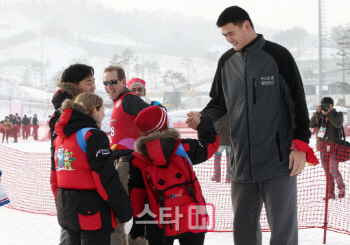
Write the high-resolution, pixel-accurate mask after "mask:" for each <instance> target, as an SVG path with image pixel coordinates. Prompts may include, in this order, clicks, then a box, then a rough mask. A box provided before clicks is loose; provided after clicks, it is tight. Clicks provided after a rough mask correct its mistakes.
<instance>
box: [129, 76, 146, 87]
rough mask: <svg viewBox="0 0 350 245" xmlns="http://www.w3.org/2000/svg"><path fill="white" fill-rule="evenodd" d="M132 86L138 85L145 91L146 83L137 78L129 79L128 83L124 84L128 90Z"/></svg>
mask: <svg viewBox="0 0 350 245" xmlns="http://www.w3.org/2000/svg"><path fill="white" fill-rule="evenodd" d="M134 84H140V85H141V86H142V87H143V88H144V89H145V90H146V82H145V81H144V80H142V79H141V78H137V77H134V78H131V79H130V80H129V82H127V83H126V87H127V88H128V89H130V87H131V86H132V85H134Z"/></svg>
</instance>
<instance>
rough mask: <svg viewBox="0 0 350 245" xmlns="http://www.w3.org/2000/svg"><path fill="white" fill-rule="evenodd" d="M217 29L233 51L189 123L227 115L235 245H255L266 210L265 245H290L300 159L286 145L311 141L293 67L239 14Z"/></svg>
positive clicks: (232, 12)
mask: <svg viewBox="0 0 350 245" xmlns="http://www.w3.org/2000/svg"><path fill="white" fill-rule="evenodd" d="M216 24H217V26H218V27H219V28H220V29H221V32H222V35H223V36H224V37H225V38H226V40H227V41H228V42H229V43H231V44H232V46H233V48H232V49H230V50H228V51H227V52H226V53H225V54H223V55H222V57H221V58H220V60H219V63H218V67H217V71H216V74H215V78H214V81H213V84H212V88H211V91H210V96H211V98H212V99H211V101H210V102H209V104H208V105H207V106H206V107H205V108H204V109H203V111H202V112H200V113H199V112H190V113H189V114H188V116H189V118H188V119H187V122H188V123H189V125H190V126H191V127H192V128H196V127H197V125H198V122H199V121H200V117H201V114H203V115H207V116H210V117H211V118H212V119H213V121H217V120H218V119H220V118H221V117H222V116H224V115H225V114H226V113H228V116H229V120H230V125H231V126H230V127H231V146H232V152H231V156H230V164H229V165H230V166H229V173H230V178H231V190H232V193H231V195H232V206H233V212H234V222H233V230H234V235H233V236H234V243H235V244H236V245H253V244H254V245H258V244H261V242H262V241H261V240H262V233H261V227H260V222H259V220H260V214H261V210H262V206H263V204H265V207H266V210H267V218H268V221H269V225H270V228H271V240H270V244H285V245H287V244H288V245H296V244H298V214H297V176H296V175H297V174H299V173H300V172H301V171H302V170H303V169H304V167H305V163H306V154H305V152H302V151H298V150H292V151H291V150H290V146H291V143H293V144H294V145H295V144H301V145H303V146H305V145H306V146H307V144H308V143H309V138H310V136H311V133H310V131H309V122H310V120H309V117H308V110H307V107H306V101H305V93H304V89H303V84H302V81H301V77H300V74H299V71H298V68H297V66H296V63H295V61H294V59H293V57H292V55H291V54H290V53H289V52H288V50H287V49H285V48H284V47H282V46H280V45H278V44H275V43H272V42H269V41H266V40H265V39H264V37H263V36H262V35H260V34H257V33H256V32H255V30H254V26H253V23H252V21H251V19H250V17H249V15H248V13H247V12H246V11H245V10H243V9H242V8H240V7H238V6H232V7H229V8H227V9H225V10H224V11H223V12H222V13H221V15H220V16H219V18H218V21H217V23H216ZM307 147H308V146H307ZM298 149H299V148H298Z"/></svg>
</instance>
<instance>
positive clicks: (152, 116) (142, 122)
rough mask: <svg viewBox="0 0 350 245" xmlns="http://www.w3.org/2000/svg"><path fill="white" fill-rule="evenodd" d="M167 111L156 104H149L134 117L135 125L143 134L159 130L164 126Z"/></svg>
mask: <svg viewBox="0 0 350 245" xmlns="http://www.w3.org/2000/svg"><path fill="white" fill-rule="evenodd" d="M167 121H168V115H167V113H166V112H165V111H164V110H162V109H161V108H160V107H158V106H150V107H147V108H145V109H143V110H142V111H141V112H140V113H139V114H138V115H137V117H136V118H135V120H134V123H135V126H136V127H137V128H138V129H139V130H140V132H141V133H142V134H143V135H148V134H150V133H153V132H156V131H160V130H163V129H165V128H166V125H167Z"/></svg>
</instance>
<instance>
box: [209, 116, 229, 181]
mask: <svg viewBox="0 0 350 245" xmlns="http://www.w3.org/2000/svg"><path fill="white" fill-rule="evenodd" d="M214 127H215V130H216V132H217V133H218V135H219V142H220V147H219V149H218V150H217V152H215V154H214V176H213V177H212V178H211V180H212V181H216V182H220V181H221V160H222V153H223V151H225V154H226V156H225V158H226V163H227V168H226V178H225V182H226V183H230V177H229V175H228V171H229V166H228V164H229V162H230V161H229V159H230V151H231V142H230V122H229V119H228V115H227V114H226V115H225V116H223V117H222V118H220V120H219V121H218V122H217V123H215V125H214Z"/></svg>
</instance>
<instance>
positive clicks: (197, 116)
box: [185, 111, 202, 130]
mask: <svg viewBox="0 0 350 245" xmlns="http://www.w3.org/2000/svg"><path fill="white" fill-rule="evenodd" d="M201 117H202V114H201V113H200V112H198V111H190V112H189V113H187V118H186V121H185V122H186V124H187V126H188V127H189V128H192V129H194V130H196V129H197V127H198V125H199V123H200V122H201Z"/></svg>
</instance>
